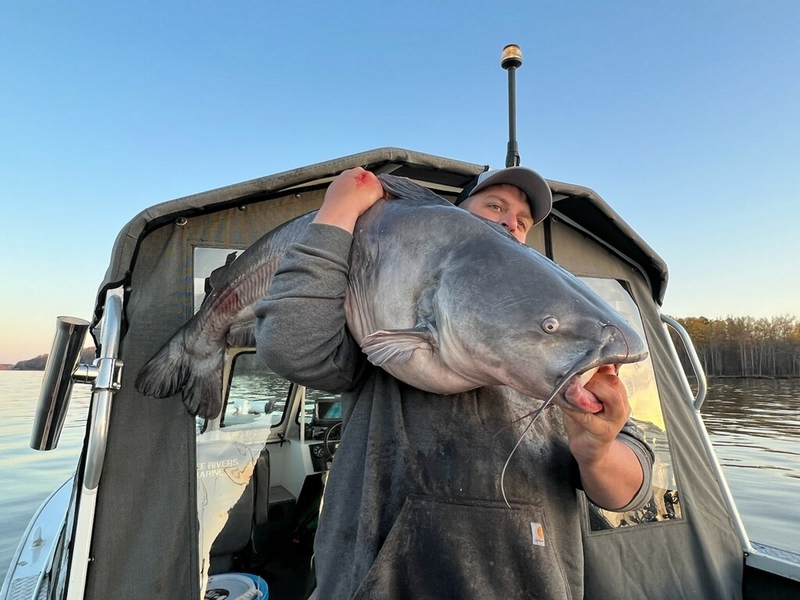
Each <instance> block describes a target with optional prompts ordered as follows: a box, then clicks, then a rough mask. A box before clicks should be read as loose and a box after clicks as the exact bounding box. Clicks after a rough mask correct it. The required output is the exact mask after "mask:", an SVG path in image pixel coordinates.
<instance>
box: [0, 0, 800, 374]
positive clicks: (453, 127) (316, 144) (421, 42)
mask: <svg viewBox="0 0 800 600" xmlns="http://www.w3.org/2000/svg"><path fill="white" fill-rule="evenodd" d="M508 43H516V44H519V45H520V46H521V48H522V51H523V53H524V60H525V62H524V64H523V66H522V68H521V69H520V70H519V71H518V73H517V88H518V137H519V143H520V154H521V157H522V163H523V164H524V165H527V166H530V167H533V168H535V169H536V170H538V171H539V172H540V173H542V174H543V175H544V176H545V177H547V178H550V179H556V180H561V181H567V182H570V183H576V184H580V185H584V186H587V187H590V188H592V189H594V190H596V191H597V192H598V193H599V194H600V195H601V196H603V197H604V198H605V199H606V200H607V201H608V202H609V203H610V204H611V205H612V206H613V207H614V208H615V210H616V211H617V212H618V213H620V214H621V215H622V216H623V218H625V219H626V220H627V221H628V222H629V223H630V224H631V225H632V226H633V228H634V229H635V230H636V231H638V232H639V234H640V235H641V236H642V237H643V238H644V239H645V240H647V241H648V243H649V244H650V245H651V246H652V247H653V248H654V249H655V250H656V251H657V252H658V253H659V254H660V255H661V256H662V257H663V258H664V259H665V260H666V261H667V264H668V265H669V267H670V285H669V288H668V289H667V299H666V303H665V306H664V309H665V312H667V313H669V314H672V315H674V316H678V317H683V316H700V315H705V316H708V317H725V316H727V315H736V316H744V315H751V316H754V317H771V316H774V315H780V314H790V315H794V316H798V317H800V303H798V300H800V266H798V265H800V243H798V223H799V222H800V208H798V206H799V205H800V114H798V113H799V112H800V2H796V1H794V0H771V1H770V2H756V1H755V0H753V1H734V0H731V1H728V2H721V1H709V2H702V3H701V2H685V1H676V2H669V3H663V2H660V3H656V2H642V1H641V0H637V1H633V0H631V1H614V0H609V1H605V2H590V1H588V0H587V1H585V2H566V1H565V2H559V1H555V0H553V1H549V2H535V1H531V0H528V1H520V2H510V1H491V2H490V1H486V2H469V1H458V2H456V1H436V0H428V1H426V2H420V1H416V0H413V1H406V2H379V1H373V2H350V3H334V2H303V1H298V2H292V3H288V2H287V3H277V2H268V1H266V0H262V1H259V2H257V1H254V0H237V1H235V2H223V1H221V0H215V1H210V0H199V1H197V0H196V1H193V2H151V1H142V2H135V3H100V2H95V1H91V0H85V1H83V2H63V1H59V2H55V1H52V0H43V1H39V2H16V3H11V4H8V5H6V6H5V7H4V9H3V11H2V14H0V55H2V56H3V59H2V61H0V201H1V202H2V215H3V216H2V219H0V281H2V287H0V363H9V362H16V361H18V360H22V359H25V358H30V357H32V356H35V355H37V354H41V353H44V352H48V351H49V348H50V344H51V340H52V335H53V331H54V323H55V317H56V316H57V315H59V314H69V315H73V316H78V317H83V318H87V319H88V318H89V316H90V314H91V311H92V307H93V303H94V294H95V292H96V289H97V286H98V284H99V283H100V280H101V278H102V276H103V274H104V272H105V269H106V266H107V264H108V259H109V254H110V249H111V245H112V243H113V241H114V238H115V236H116V233H117V232H118V231H119V229H120V228H121V227H122V226H123V225H124V224H125V223H126V222H127V221H128V220H129V219H130V218H132V217H133V216H134V215H135V214H136V213H138V212H139V211H140V210H142V209H143V208H145V207H147V206H149V205H151V204H155V203H157V202H161V201H164V200H169V199H172V198H176V197H180V196H185V195H188V194H192V193H195V192H200V191H205V190H209V189H213V188H216V187H220V186H223V185H228V184H232V183H236V182H239V181H244V180H248V179H252V178H256V177H260V176H263V175H268V174H271V173H274V172H277V171H281V170H284V169H288V168H292V167H297V166H301V165H305V164H309V163H312V162H316V161H320V160H326V159H331V158H335V157H338V156H342V155H345V154H350V153H354V152H359V151H362V150H367V149H371V148H376V147H380V146H400V147H405V148H409V149H412V150H418V151H422V152H427V153H431V154H438V155H443V156H448V157H452V158H457V159H461V160H466V161H471V162H476V163H488V164H492V165H494V166H502V164H503V162H504V159H505V148H506V146H505V145H506V136H507V105H506V74H505V72H504V71H502V69H501V68H500V66H499V57H500V52H501V50H502V48H503V46H504V45H506V44H508Z"/></svg>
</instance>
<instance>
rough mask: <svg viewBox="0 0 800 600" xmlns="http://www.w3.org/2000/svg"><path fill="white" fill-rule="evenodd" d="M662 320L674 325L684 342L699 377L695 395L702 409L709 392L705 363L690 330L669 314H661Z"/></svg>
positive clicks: (690, 361) (697, 405) (695, 401)
mask: <svg viewBox="0 0 800 600" xmlns="http://www.w3.org/2000/svg"><path fill="white" fill-rule="evenodd" d="M661 320H662V321H663V322H664V323H666V324H667V325H669V326H670V327H672V329H673V331H675V333H676V334H678V337H679V338H680V339H681V341H682V342H683V347H684V348H685V349H686V355H687V356H688V357H689V364H690V365H691V366H692V370H693V371H694V375H695V377H696V378H697V395H696V396H694V407H695V408H696V409H697V410H700V407H701V406H703V402H705V400H706V393H707V392H708V381H707V380H706V373H705V370H703V365H702V363H701V362H700V357H699V356H697V350H695V348H694V343H693V342H692V338H691V337H690V336H689V332H688V331H686V329H684V327H683V325H681V324H680V323H679V322H678V321H676V320H675V319H673V318H672V317H669V316H667V315H661Z"/></svg>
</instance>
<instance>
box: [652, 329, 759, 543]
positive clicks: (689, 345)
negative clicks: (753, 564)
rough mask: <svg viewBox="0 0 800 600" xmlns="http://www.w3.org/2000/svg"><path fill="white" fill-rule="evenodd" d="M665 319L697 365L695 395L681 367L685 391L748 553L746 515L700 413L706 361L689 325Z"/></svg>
mask: <svg viewBox="0 0 800 600" xmlns="http://www.w3.org/2000/svg"><path fill="white" fill-rule="evenodd" d="M661 321H662V322H663V323H664V329H665V332H666V334H667V337H668V338H669V340H670V342H672V337H671V336H670V335H669V331H668V330H667V327H671V328H672V329H673V331H675V333H677V334H678V337H679V338H680V340H681V341H682V342H683V345H684V347H685V349H686V352H687V354H688V356H689V361H690V363H691V365H692V369H694V372H695V375H696V377H697V388H698V389H697V396H694V394H693V393H692V389H691V387H690V386H689V380H688V378H687V377H686V373H685V372H684V371H683V369H682V368H681V369H680V371H681V373H682V374H683V378H682V379H681V383H682V385H683V388H684V394H685V395H686V402H687V404H689V406H690V407H691V408H692V416H693V417H694V422H695V428H696V429H697V432H698V433H699V434H700V441H701V442H702V443H703V447H704V448H705V451H706V455H707V456H708V460H709V463H710V464H711V470H712V471H713V472H714V477H715V478H716V480H717V485H718V486H719V490H720V493H721V494H722V500H723V501H724V502H725V506H726V508H727V509H728V516H729V517H730V519H731V523H732V524H733V528H734V530H735V532H736V535H737V536H738V538H739V543H740V544H741V546H742V550H743V551H744V552H745V554H752V553H753V552H754V550H753V545H752V544H751V543H750V537H749V536H748V535H747V531H746V530H745V528H744V523H743V522H742V517H741V515H740V514H739V509H738V508H736V502H735V501H734V499H733V494H732V493H731V489H730V487H728V482H727V480H726V479H725V474H724V473H723V472H722V466H721V465H720V464H719V459H718V458H717V453H716V451H715V450H714V444H713V443H712V442H711V436H709V435H708V430H707V429H706V425H705V423H704V422H703V416H702V415H701V414H700V407H701V406H702V405H703V402H704V401H705V399H706V392H707V390H708V383H707V381H706V374H705V371H704V370H703V365H702V364H701V363H700V358H699V357H698V356H697V351H696V350H695V348H694V343H693V342H692V338H691V337H690V336H689V333H688V332H687V331H686V329H684V327H683V325H681V324H680V323H678V321H676V320H675V319H673V318H672V317H668V316H667V315H663V314H662V315H661ZM670 348H671V350H672V355H673V360H674V361H675V364H676V365H678V366H679V367H680V365H681V363H680V359H679V357H678V351H677V349H676V348H675V344H674V343H671V344H670Z"/></svg>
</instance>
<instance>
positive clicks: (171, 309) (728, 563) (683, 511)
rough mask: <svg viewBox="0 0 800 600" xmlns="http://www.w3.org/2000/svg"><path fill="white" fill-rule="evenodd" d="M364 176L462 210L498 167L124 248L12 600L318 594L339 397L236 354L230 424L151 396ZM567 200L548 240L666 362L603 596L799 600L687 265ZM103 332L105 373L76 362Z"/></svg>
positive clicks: (595, 537) (367, 157)
mask: <svg viewBox="0 0 800 600" xmlns="http://www.w3.org/2000/svg"><path fill="white" fill-rule="evenodd" d="M355 166H366V168H367V169H369V170H371V171H373V172H375V173H392V174H394V175H400V176H404V177H408V178H410V179H412V180H414V181H416V182H418V183H420V184H421V185H424V186H426V187H428V188H429V189H431V190H433V191H435V192H436V193H437V194H439V195H441V196H442V197H444V198H446V199H449V200H453V199H454V198H455V197H456V196H457V194H458V193H459V192H460V191H461V189H462V188H463V187H464V186H465V185H466V184H467V183H468V182H469V181H470V180H471V179H472V178H474V177H475V176H476V175H477V174H478V173H480V172H482V171H483V170H485V169H486V166H485V165H478V164H472V163H467V162H462V161H458V160H453V159H448V158H443V157H439V156H433V155H429V154H424V153H420V152H415V151H410V150H404V149H399V148H380V149H375V150H370V151H366V152H363V153H359V154H354V155H351V156H345V157H342V158H337V159H334V160H330V161H326V162H322V163H319V164H313V165H310V166H304V167H301V168H297V169H293V170H290V171H285V172H281V173H277V174H274V175H270V176H266V177H263V178H259V179H255V180H252V181H247V182H243V183H239V184H235V185H231V186H228V187H223V188H220V189H216V190H211V191H208V192H204V193H200V194H196V195H192V196H188V197H185V198H180V199H177V200H172V201H168V202H164V203H160V204H156V205H154V206H152V207H149V208H147V209H146V210H144V211H142V212H141V213H139V214H138V215H137V216H136V217H134V218H133V219H132V220H131V221H130V222H129V223H128V224H127V225H126V226H125V227H124V228H123V229H122V230H121V231H120V233H119V235H118V236H117V239H116V242H115V245H114V248H113V250H112V253H111V260H110V265H109V267H108V270H107V272H106V274H105V277H104V278H103V280H102V282H101V284H100V287H99V291H98V294H97V304H96V308H95V313H94V315H93V319H92V322H91V323H89V322H87V321H82V320H81V319H76V318H61V319H60V320H59V321H58V322H57V332H56V338H55V341H54V345H53V351H52V352H51V355H50V359H49V362H48V365H47V369H46V371H45V377H44V382H43V391H42V396H41V398H40V406H39V409H38V412H37V419H36V422H35V423H34V433H33V436H32V445H33V446H34V447H38V448H41V449H43V450H47V449H51V448H53V447H55V445H56V444H57V440H58V434H59V432H60V425H61V424H63V421H64V414H65V411H66V410H67V407H68V404H69V393H70V388H71V387H72V386H73V385H78V384H80V383H78V382H81V383H90V384H91V385H92V386H93V392H92V400H91V407H90V413H89V416H88V419H87V425H86V439H85V443H84V445H83V448H82V452H81V455H80V461H79V464H78V468H77V470H76V473H75V475H74V477H72V478H71V479H70V480H69V481H66V482H65V483H64V484H63V485H62V486H61V487H60V488H59V489H58V490H56V491H55V492H54V493H53V495H52V496H50V497H49V498H48V499H47V500H46V501H45V502H44V504H43V506H42V507H41V509H40V510H39V511H38V512H37V513H36V515H35V516H34V517H33V519H32V521H31V523H30V525H29V527H28V529H27V531H26V533H25V535H24V536H23V539H22V540H21V542H20V544H19V548H18V550H17V552H16V554H15V556H14V559H13V561H12V564H11V566H10V569H9V571H8V574H7V576H6V579H5V581H4V583H3V587H2V590H1V591H0V600H11V599H13V600H21V599H28V598H31V599H33V598H53V599H59V600H60V599H69V600H78V599H81V598H115V599H119V598H141V597H156V598H200V597H202V596H201V593H202V592H203V590H208V589H211V588H212V587H213V586H214V585H217V583H218V582H219V578H220V577H231V576H236V575H237V574H238V576H240V577H245V576H247V577H251V578H258V579H256V581H257V582H258V583H260V582H261V581H264V582H266V583H267V584H268V589H269V591H268V592H267V593H268V594H269V597H274V598H304V597H305V596H306V593H307V591H308V589H307V588H308V586H309V585H311V584H310V580H311V579H312V577H313V576H312V573H311V564H312V541H313V537H314V531H315V526H316V521H317V518H318V516H319V510H320V503H321V501H322V497H323V491H324V486H325V480H326V477H327V473H328V469H329V466H330V463H331V461H332V460H333V457H334V456H335V452H336V445H337V439H338V428H339V427H340V423H341V412H340V410H338V409H339V406H338V400H337V398H336V397H334V396H331V395H329V394H325V393H323V392H320V391H317V390H307V389H304V388H303V387H302V386H298V385H294V384H292V383H290V382H288V381H285V380H282V379H281V378H280V377H279V376H277V375H275V374H274V373H271V372H269V371H268V370H267V369H266V367H264V366H263V365H262V364H260V363H259V362H258V359H257V358H256V356H255V354H254V349H253V348H235V347H229V348H227V351H226V358H225V373H224V378H223V380H224V394H223V398H225V402H226V408H225V410H224V411H223V412H222V414H221V415H220V416H219V417H218V418H217V419H214V420H203V419H198V418H194V417H191V416H190V415H189V414H188V412H187V411H186V409H185V407H184V405H183V403H182V402H181V401H180V399H179V396H176V397H173V398H169V399H154V398H150V397H146V396H143V395H142V394H140V393H139V392H138V391H137V390H136V389H135V387H134V385H133V380H134V379H135V375H136V373H137V372H138V370H139V368H140V367H141V366H142V365H143V363H144V362H145V361H146V360H147V359H149V358H150V357H151V356H152V355H153V354H154V353H155V352H156V350H158V348H159V347H160V346H161V345H162V344H163V343H164V342H165V341H166V339H168V337H169V336H170V335H171V334H172V332H174V331H175V330H177V329H178V328H179V327H180V326H181V325H182V324H183V323H184V322H185V321H186V320H187V319H188V318H189V317H190V316H191V315H192V314H193V312H194V311H195V310H197V308H198V307H199V305H200V303H201V302H202V298H203V290H204V282H205V280H206V278H207V277H209V276H210V274H211V272H212V271H213V270H214V269H215V268H217V267H219V266H221V265H223V264H225V261H226V260H227V257H228V255H230V254H231V253H233V252H240V251H241V250H243V249H245V248H247V247H248V246H249V245H250V244H251V243H253V242H254V241H255V240H256V239H257V238H258V237H260V236H261V235H262V234H263V233H264V232H265V231H268V230H270V229H272V228H273V227H275V226H277V225H279V224H280V223H283V222H284V221H286V220H288V219H291V218H293V217H295V216H297V215H300V214H303V213H306V212H308V211H310V210H313V209H315V208H317V207H318V206H319V205H320V204H321V201H322V198H323V194H324V191H325V188H326V186H327V185H328V183H329V182H330V181H331V180H332V179H333V177H335V176H336V174H338V173H339V172H341V171H342V170H344V169H348V168H352V167H355ZM548 183H549V185H550V187H551V190H552V193H553V198H554V205H553V211H552V214H551V215H550V216H549V217H548V218H547V220H546V221H545V222H544V223H543V224H542V225H541V226H538V227H536V228H534V229H533V230H532V231H531V233H530V235H529V236H528V240H527V243H528V244H529V245H530V246H532V247H533V248H535V249H537V250H538V251H540V252H541V253H543V254H545V255H546V256H548V257H550V258H551V259H553V260H554V261H556V262H557V263H559V264H561V265H562V266H563V267H565V268H566V269H568V270H570V271H572V272H573V273H575V274H576V275H579V276H580V277H581V278H582V279H583V280H584V281H586V282H587V283H588V284H589V285H590V286H591V287H593V288H594V289H595V290H596V291H598V292H599V293H600V294H601V295H602V296H603V297H604V298H605V299H606V300H607V301H609V303H611V304H612V306H614V307H615V308H616V309H617V311H618V312H620V313H621V314H622V315H623V316H624V317H625V318H626V319H628V320H629V322H631V323H632V324H633V325H634V326H635V327H637V328H638V329H639V331H640V332H641V333H642V335H643V337H644V339H645V340H646V342H647V345H648V349H649V353H650V357H649V358H648V359H647V360H646V361H644V362H642V363H638V364H637V365H636V366H635V367H636V368H632V369H630V370H629V371H628V372H627V373H626V372H625V371H624V370H623V371H621V373H620V376H621V377H622V378H623V380H624V381H625V383H626V386H627V387H628V389H629V391H630V392H629V393H630V401H631V405H632V407H633V418H634V419H635V420H636V421H637V423H638V424H639V425H640V426H641V427H642V429H643V430H644V431H645V433H646V436H647V439H648V441H649V442H650V443H651V444H652V445H653V447H654V449H655V451H656V456H657V458H656V463H655V467H654V470H655V477H654V488H653V498H652V500H651V502H650V503H649V504H648V505H647V506H646V507H645V508H643V509H641V510H639V511H635V512H632V513H624V514H619V513H611V512H608V511H604V510H601V509H599V508H597V507H595V506H593V505H592V504H591V503H590V502H588V501H585V500H584V501H583V508H584V515H585V519H584V523H583V536H584V540H583V541H584V546H585V553H586V581H587V586H586V592H587V597H595V598H611V597H615V598H634V597H639V598H643V597H647V598H662V597H663V598H666V597H669V598H671V599H674V598H739V597H743V598H789V597H792V598H795V597H797V594H798V591H800V556H798V555H796V554H794V553H791V552H787V551H783V550H781V549H777V548H771V547H769V546H766V545H763V544H755V543H753V542H751V541H750V540H749V538H748V536H747V533H746V532H745V529H744V526H743V524H742V521H741V519H740V517H739V514H738V512H737V510H736V506H735V503H734V501H733V498H732V496H731V493H730V490H729V489H728V486H727V484H726V482H725V478H724V476H723V473H722V470H721V468H720V465H719V463H718V461H717V459H716V455H715V453H714V449H713V446H712V444H711V442H710V439H709V436H708V434H707V432H706V429H705V427H704V425H703V420H702V416H701V414H700V407H701V405H702V403H703V400H704V396H705V390H706V384H705V377H704V375H703V372H702V368H701V365H700V362H699V360H698V359H697V356H696V353H694V350H693V345H692V342H691V339H690V338H689V337H688V335H687V334H686V332H685V330H684V329H683V328H682V327H681V326H680V324H679V323H677V322H676V321H675V320H673V319H672V318H670V317H668V316H667V315H665V314H663V312H662V311H661V308H660V306H661V303H662V300H663V297H664V294H665V291H666V286H667V273H668V271H667V267H666V264H665V263H664V261H663V260H662V259H661V258H660V257H659V256H658V255H657V254H656V252H655V251H654V250H652V249H651V248H650V247H649V246H648V245H647V244H646V243H645V241H644V240H642V239H641V238H640V237H639V236H638V234H636V233H635V232H634V231H633V230H632V229H631V228H630V227H629V226H628V225H627V224H626V223H625V221H624V220H623V218H622V217H621V216H620V215H618V214H617V213H616V212H614V210H613V209H612V208H611V206H610V205H609V204H607V203H606V202H605V201H604V200H603V199H602V198H601V197H600V196H599V195H598V194H597V193H595V192H594V191H592V190H591V189H589V188H586V187H581V186H578V185H573V184H568V183H562V182H558V181H548ZM87 330H90V331H91V332H92V335H93V336H94V337H95V339H96V341H97V347H98V349H99V350H98V354H97V358H96V360H95V361H94V363H93V364H92V365H76V363H77V356H78V352H79V351H80V348H81V347H82V346H83V337H84V335H85V333H86V331H87ZM682 354H686V355H688V357H689V358H690V361H691V365H693V369H694V374H693V377H691V378H690V377H688V376H687V374H686V372H685V371H684V368H683V367H682V363H681V355H682ZM215 582H217V583H215ZM252 585H255V584H252ZM209 586H211V587H209ZM214 589H216V588H214ZM259 593H261V592H259Z"/></svg>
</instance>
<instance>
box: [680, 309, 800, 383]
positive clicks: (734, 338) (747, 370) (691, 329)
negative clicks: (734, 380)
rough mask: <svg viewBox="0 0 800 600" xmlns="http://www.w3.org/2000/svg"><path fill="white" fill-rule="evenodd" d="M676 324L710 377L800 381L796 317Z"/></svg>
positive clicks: (685, 320) (799, 334)
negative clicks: (687, 338) (690, 340)
mask: <svg viewBox="0 0 800 600" xmlns="http://www.w3.org/2000/svg"><path fill="white" fill-rule="evenodd" d="M677 321H678V322H679V323H680V324H681V325H683V327H684V328H685V329H686V331H687V332H688V333H689V335H690V336H691V337H692V341H693V342H694V347H695V349H696V350H697V354H698V356H699V357H700V361H701V362H702V364H703V368H704V370H705V372H706V375H708V376H710V377H800V321H798V320H797V319H796V318H795V317H793V316H789V315H782V316H778V317H772V318H771V319H765V318H761V319H754V318H753V317H727V318H726V319H707V318H706V317H688V318H683V319H677ZM677 346H678V347H679V348H680V343H679V344H678V345H677Z"/></svg>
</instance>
